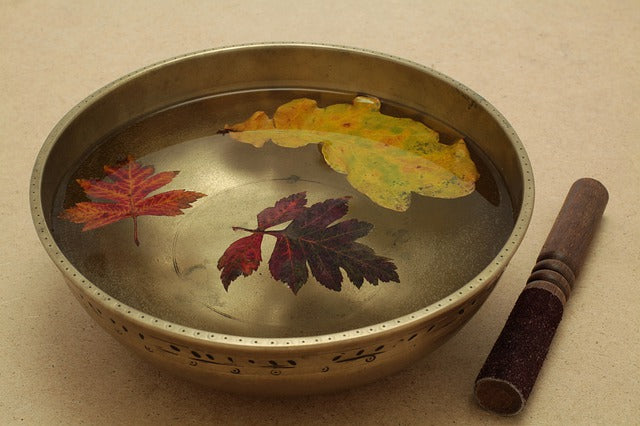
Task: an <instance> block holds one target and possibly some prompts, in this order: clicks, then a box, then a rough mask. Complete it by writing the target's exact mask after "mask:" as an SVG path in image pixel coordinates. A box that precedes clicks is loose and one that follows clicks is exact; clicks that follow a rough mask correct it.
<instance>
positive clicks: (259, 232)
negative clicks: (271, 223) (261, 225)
mask: <svg viewBox="0 0 640 426" xmlns="http://www.w3.org/2000/svg"><path fill="white" fill-rule="evenodd" d="M231 229H233V230H234V231H246V232H251V233H253V234H266V235H273V236H274V237H276V236H278V235H280V234H282V231H266V230H264V229H249V228H244V227H242V226H232V227H231Z"/></svg>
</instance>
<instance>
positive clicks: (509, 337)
mask: <svg viewBox="0 0 640 426" xmlns="http://www.w3.org/2000/svg"><path fill="white" fill-rule="evenodd" d="M608 199H609V194H608V193H607V190H606V189H605V187H604V186H603V185H602V184H601V183H600V182H598V181H597V180H594V179H590V178H583V179H579V180H578V181H576V182H575V183H574V184H573V186H572V187H571V189H570V190H569V193H568V195H567V198H566V199H565V202H564V204H563V206H562V208H561V209H560V213H559V214H558V217H557V218H556V221H555V223H554V224H553V227H552V228H551V232H550V233H549V236H548V237H547V240H546V242H545V243H544V245H543V247H542V250H541V252H540V255H539V256H538V259H537V263H536V264H535V266H534V268H533V271H532V272H531V275H530V277H529V279H528V280H527V285H526V286H525V288H524V290H523V291H522V293H521V294H520V296H519V297H518V300H517V301H516V304H515V306H514V307H513V310H512V311H511V314H510V315H509V318H508V319H507V322H506V324H505V326H504V328H503V330H502V332H501V333H500V335H499V336H498V339H497V340H496V343H495V344H494V346H493V349H492V350H491V352H490V353H489V356H488V357H487V360H486V361H485V363H484V365H483V367H482V369H481V370H480V373H479V374H478V377H477V378H476V382H475V396H476V400H477V401H478V403H479V404H480V405H481V406H482V407H483V408H485V409H487V410H489V411H493V412H496V413H499V414H503V415H513V414H517V413H519V412H520V411H521V410H522V409H523V408H524V405H525V403H526V400H527V398H528V397H529V394H530V393H531V390H532V389H533V385H534V383H535V381H536V378H537V377H538V372H539V371H540V368H541V367H542V363H543V362H544V359H545V357H546V355H547V352H548V350H549V345H550V344H551V341H552V340H553V336H554V334H555V332H556V329H557V327H558V324H559V323H560V320H561V319H562V313H563V310H564V304H565V303H566V301H567V299H568V298H569V295H570V293H571V288H572V286H573V283H574V281H575V279H576V276H577V275H578V272H579V271H580V268H581V266H582V263H583V261H584V259H585V257H586V253H587V248H588V246H589V243H590V242H591V239H592V237H593V234H594V232H595V229H596V227H597V224H598V222H599V221H600V218H601V217H602V213H603V212H604V209H605V207H606V205H607V201H608Z"/></svg>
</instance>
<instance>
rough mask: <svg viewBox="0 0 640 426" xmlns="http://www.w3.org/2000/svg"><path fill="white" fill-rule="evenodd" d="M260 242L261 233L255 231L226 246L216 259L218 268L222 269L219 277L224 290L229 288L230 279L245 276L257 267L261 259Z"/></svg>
mask: <svg viewBox="0 0 640 426" xmlns="http://www.w3.org/2000/svg"><path fill="white" fill-rule="evenodd" d="M261 244H262V234H257V233H256V234H251V235H249V236H248V237H244V238H240V239H239V240H237V241H236V242H234V243H233V244H231V245H230V246H229V248H227V250H226V251H225V252H224V254H223V255H222V257H221V258H220V260H218V269H219V270H221V271H222V272H221V273H220V278H221V279H222V284H223V285H224V288H225V290H226V289H228V288H229V284H231V281H233V280H235V279H236V278H238V277H239V276H240V275H244V276H245V277H246V276H248V275H251V274H252V273H253V271H255V270H257V269H258V266H260V262H261V261H262V254H261V250H260V248H261V247H260V246H261Z"/></svg>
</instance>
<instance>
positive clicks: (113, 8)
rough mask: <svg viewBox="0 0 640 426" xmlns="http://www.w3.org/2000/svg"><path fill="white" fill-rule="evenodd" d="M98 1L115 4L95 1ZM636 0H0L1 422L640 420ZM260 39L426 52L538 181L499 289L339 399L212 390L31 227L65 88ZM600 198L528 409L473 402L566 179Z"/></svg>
mask: <svg viewBox="0 0 640 426" xmlns="http://www.w3.org/2000/svg"><path fill="white" fill-rule="evenodd" d="M107 4H109V6H107ZM639 23H640V2H638V1H637V0H627V1H622V0H621V1H611V0H606V1H605V0H602V1H595V0H575V1H563V2H559V1H537V2H531V1H508V2H507V1H497V0H496V1H488V0H485V1H422V0H421V1H409V0H406V1H400V0H393V1H391V0H386V1H377V0H374V1H372V0H368V1H361V0H353V1H343V0H324V1H307V0H296V1H284V0H282V1H280V0H276V1H254V2H246V1H245V2H240V1H229V0H219V1H215V2H213V1H211V2H209V1H147V0H144V1H142V0H141V1H135V2H125V1H121V2H102V1H77V2H64V1H40V2H38V1H26V0H24V1H19V0H7V1H2V2H0V93H1V94H2V102H0V144H1V149H0V155H1V158H2V168H1V169H0V189H1V191H2V193H1V196H0V220H1V221H2V223H1V225H2V226H1V229H2V239H1V240H0V241H1V242H0V247H1V249H2V255H1V256H0V262H1V265H2V268H0V274H1V279H0V318H1V320H0V346H1V347H2V350H1V351H0V424H152V423H159V424H202V423H212V424H215V423H220V424H393V425H396V424H400V425H405V424H406V425H412V424H421V425H422V424H438V425H440V424H454V423H455V424H513V423H515V424H536V425H537V424H563V425H566V424H607V425H610V424H638V422H639V421H640V420H638V419H640V398H639V397H638V395H640V310H639V309H638V307H639V306H640V286H639V284H638V283H639V282H640V242H639V239H640V214H639V207H638V206H639V205H640V203H639V202H638V199H639V198H640V197H639V195H640V193H639V191H640V190H639V188H640V143H639V137H640V113H639V111H640V78H639V77H640V43H639V42H640V24H639ZM259 41H307V42H323V43H331V44H339V45H349V46H355V47H361V48H366V49H371V50H375V51H380V52H383V53H387V54H391V55H395V56H399V57H403V58H405V59H409V60H412V61H415V62H418V63H421V64H424V65H426V66H429V67H432V68H434V69H436V70H438V71H440V72H442V73H444V74H447V75H449V76H450V77H452V78H454V79H456V80H458V81H460V82H462V83H463V84H465V85H467V86H468V87H470V88H471V89H472V90H474V91H476V92H477V93H479V94H480V95H482V96H483V97H485V98H486V99H487V100H488V101H489V102H490V103H492V104H493V105H494V106H495V107H496V108H497V109H498V110H499V111H501V112H502V113H503V114H504V116H505V117H506V118H507V119H508V120H509V122H510V123H511V124H512V125H513V127H514V128H515V129H516V131H517V132H518V135H519V136H520V138H521V139H522V141H523V143H524V144H525V146H526V149H527V152H528V154H529V156H530V159H531V163H532V165H533V169H534V173H535V181H536V204H535V210H534V215H533V219H532V222H531V225H530V227H529V230H528V232H527V235H526V237H525V239H524V241H523V243H522V245H521V246H520V248H519V250H518V252H517V253H516V255H515V256H514V258H513V259H512V261H511V263H510V264H509V266H508V267H507V269H506V271H505V273H504V274H503V276H502V278H501V280H500V281H499V283H498V285H497V287H496V289H495V291H494V292H493V293H492V294H491V296H490V297H489V299H488V301H487V302H486V303H485V304H484V305H483V307H482V308H481V309H480V311H479V312H478V314H477V315H476V316H475V317H474V318H473V319H472V320H471V321H470V322H469V323H468V324H467V325H466V326H465V327H464V328H463V329H462V331H461V332H460V333H458V334H457V335H456V336H455V337H453V338H452V339H451V340H450V341H449V342H447V343H446V344H445V345H444V346H442V347H441V348H439V349H437V350H436V351H434V352H433V353H431V354H429V355H428V356H427V357H425V358H424V359H422V360H421V361H419V362H417V363H416V364H414V365H413V366H411V367H409V368H407V369H406V370H404V371H402V372H400V373H398V374H396V375H394V376H391V377H388V378H385V379H383V380H380V381H378V382H376V383H373V384H370V385H367V386H364V387H361V388H357V389H353V390H350V391H346V392H342V393H337V394H334V395H322V396H309V397H298V398H282V399H268V398H255V397H247V396H237V395H231V394H226V393H223V392H217V391H211V390H209V389H205V388H202V387H198V386H194V385H192V384H190V383H186V382H183V381H180V380H178V379H175V378H173V377H172V376H170V375H168V374H166V373H164V372H160V371H158V370H156V369H155V368H154V367H152V366H150V365H147V364H146V363H145V362H143V361H141V360H139V359H138V358H136V357H135V356H133V355H131V354H130V353H129V352H128V351H127V350H126V349H125V348H123V347H122V346H120V345H119V344H118V343H116V342H115V340H113V339H112V338H111V337H110V336H109V335H107V333H106V332H104V331H103V330H102V329H100V328H99V327H98V326H96V325H95V324H94V323H93V322H92V321H90V319H89V316H88V315H87V314H86V313H85V312H84V311H83V309H82V307H81V306H80V305H79V304H78V303H77V302H76V301H75V299H74V298H73V297H72V296H71V293H70V291H69V290H68V289H67V287H66V285H65V283H64V281H63V279H62V276H61V274H60V273H59V272H58V270H57V269H56V267H55V265H54V264H53V263H52V262H51V260H50V259H49V258H48V256H47V255H46V254H45V252H44V250H43V249H42V248H41V245H40V242H39V240H38V238H37V236H36V233H35V231H34V227H33V225H32V221H31V217H30V212H29V203H28V201H29V200H28V197H27V191H28V184H29V177H30V173H31V168H32V166H33V162H34V159H35V157H36V155H37V153H38V150H39V149H40V146H41V145H42V143H43V141H44V139H45V138H46V136H47V134H48V133H49V132H50V130H51V129H52V128H53V126H54V125H55V124H56V122H57V121H58V120H59V119H60V118H61V117H62V116H63V115H64V114H65V113H66V112H67V111H68V110H69V109H70V108H72V107H73V106H74V105H75V104H76V103H77V102H79V101H80V100H82V99H83V98H84V97H86V96H87V95H89V94H90V93H92V92H93V91H95V90H96V89H98V88H100V87H102V86H103V85H105V84H107V83H109V82H111V81H113V80H115V79H117V78H118V77H120V76H122V75H123V74H126V73H128V72H130V71H133V70H135V69H138V68H141V67H143V66H145V65H148V64H151V63H154V62H157V61H160V60H163V59H166V58H169V57H172V56H176V55H179V54H183V53H188V52H192V51H196V50H200V49H206V48H212V47H220V46H226V45H231V44H238V43H248V42H259ZM583 176H590V177H593V178H596V179H598V180H600V181H601V182H602V183H604V185H605V186H606V187H607V188H608V190H609V194H610V200H609V204H608V206H607V209H606V211H605V213H604V218H603V220H602V222H601V224H600V227H599V229H598V232H597V235H596V236H595V239H594V241H593V244H592V246H591V250H590V251H589V257H588V260H587V262H586V264H585V265H584V267H583V269H582V271H581V275H580V277H579V279H578V281H577V282H576V286H575V290H574V292H573V294H572V296H571V300H569V302H568V304H567V307H566V310H565V313H564V319H563V321H562V323H561V324H560V328H559V330H558V333H557V335H556V338H555V340H554V342H553V344H552V346H551V350H550V352H549V355H548V358H547V361H546V363H545V365H544V367H543V369H542V372H541V374H540V376H539V378H538V382H537V384H536V387H535V388H534V390H533V393H532V395H531V397H530V399H529V401H528V404H527V406H526V408H525V410H524V411H523V412H522V413H521V414H520V415H518V416H517V417H512V418H502V417H497V416H495V415H492V414H489V413H487V412H485V411H483V410H482V409H480V408H479V407H478V406H477V405H476V403H475V402H474V400H473V398H472V389H473V381H474V379H475V376H476V374H477V373H478V371H479V369H480V367H481V366H482V363H483V361H484V359H485V357H486V356H487V354H488V352H489V350H490V349H491V346H492V345H493V342H494V341H495V339H496V337H497V335H498V334H499V332H500V330H501V328H502V325H503V324H504V321H505V320H506V317H507V315H508V314H509V311H510V310H511V307H512V306H513V304H514V302H515V300H516V298H517V296H518V294H519V293H520V291H521V290H522V288H523V286H524V283H525V281H526V278H527V276H528V274H529V272H530V270H531V267H532V266H533V264H534V263H535V258H536V256H537V253H538V251H539V250H540V248H541V246H542V244H543V242H544V239H545V237H546V235H547V232H548V231H549V229H550V228H551V225H552V223H553V219H554V218H555V215H556V214H557V212H558V210H559V208H560V205H561V203H562V200H563V199H564V196H565V194H566V192H567V190H568V189H569V187H570V185H571V183H572V182H573V181H575V180H576V179H578V178H580V177H583Z"/></svg>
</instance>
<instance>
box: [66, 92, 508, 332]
mask: <svg viewBox="0 0 640 426" xmlns="http://www.w3.org/2000/svg"><path fill="white" fill-rule="evenodd" d="M354 96H355V94H353V93H336V92H330V91H318V90H300V89H295V90H294V89H278V90H255V91H244V92H236V93H228V94H224V95H216V96H211V97H205V98H200V99H196V100H193V101H191V102H187V103H182V104H179V105H175V106H172V107H170V108H166V109H164V110H162V111H158V112H156V113H154V114H151V115H148V116H145V117H142V118H140V119H138V120H135V121H133V122H131V123H129V124H128V125H126V126H124V127H123V128H121V129H119V130H118V131H116V132H114V133H113V134H111V135H109V136H108V137H106V138H104V139H103V140H101V141H97V142H96V144H95V146H94V148H93V149H92V150H91V152H87V153H86V155H85V157H84V159H83V160H82V161H81V162H80V163H79V164H78V165H77V167H76V168H75V170H74V171H73V173H72V175H71V176H70V177H69V180H68V181H67V182H65V183H64V184H63V185H62V186H61V187H60V189H59V193H58V196H57V200H58V201H57V203H56V207H55V209H56V211H54V216H56V217H57V216H58V214H59V212H61V211H62V210H63V209H64V208H68V207H70V206H72V205H73V204H75V203H76V202H79V201H88V199H87V198H86V196H85V195H84V193H83V191H82V188H80V186H79V185H78V184H77V183H76V181H75V180H76V179H78V178H84V179H87V178H102V177H103V176H104V171H103V166H104V165H112V164H115V163H117V162H119V161H122V160H123V159H125V158H126V157H127V156H128V155H131V156H133V157H135V158H136V160H137V161H139V162H140V163H142V164H145V165H153V166H154V167H155V171H156V172H161V171H171V170H177V171H180V173H179V174H178V175H177V176H176V177H175V178H174V179H173V181H172V182H171V183H170V184H168V185H166V186H165V187H162V188H160V189H158V190H157V192H163V191H168V190H172V189H186V190H190V191H197V192H200V193H204V194H207V196H206V197H203V198H200V199H199V200H197V201H195V202H194V203H193V207H192V208H189V209H185V210H184V215H180V216H175V217H165V216H142V217H139V218H138V219H137V221H138V234H139V240H140V245H139V246H137V245H136V244H135V243H134V239H133V225H132V220H131V219H126V220H121V221H119V222H117V223H113V224H111V225H108V226H105V227H102V228H98V229H95V230H91V231H87V232H82V231H81V228H82V226H81V225H78V224H74V223H70V222H68V221H65V220H61V219H59V218H56V219H54V236H55V238H56V240H57V242H58V244H59V246H60V247H61V249H62V250H63V252H64V253H65V254H66V255H67V257H68V259H69V260H70V261H71V263H72V264H73V265H74V266H75V267H76V268H77V269H78V270H79V271H80V273H82V274H83V275H84V276H85V277H86V278H87V279H88V280H90V281H91V282H92V283H94V284H95V285H96V286H97V287H99V288H100V289H101V290H103V291H104V292H105V293H106V294H108V295H110V296H111V297H112V298H114V299H117V300H119V301H120V302H122V303H124V304H127V305H129V306H132V307H134V308H136V309H138V310H140V311H143V312H145V313H147V314H150V315H154V316H157V317H159V318H162V319H164V320H168V321H172V322H175V323H177V324H180V325H184V326H189V327H194V328H198V329H202V330H206V331H210V332H215V333H226V334H234V335H241V336H255V337H290V336H309V335H317V334H324V333H332V332H339V331H343V330H348V329H353V328H358V327H364V326H369V325H371V324H375V323H379V322H382V321H386V320H390V319H393V318H397V317H399V316H402V315H406V314H409V313H411V312H413V311H416V310H419V309H421V308H423V307H426V306H428V305H430V304H432V303H435V302H437V301H438V300H440V299H442V298H444V297H446V296H447V295H449V294H451V293H453V292H455V291H457V289H459V288H460V287H461V286H463V285H464V284H466V283H467V282H468V281H469V280H471V279H472V278H473V277H474V276H476V275H477V274H478V273H479V272H480V271H481V270H482V269H484V268H485V266H486V265H487V264H489V263H490V262H491V260H492V259H493V258H494V257H495V256H496V254H497V253H498V251H499V250H500V249H501V247H502V246H503V244H504V242H505V241H506V239H507V238H508V236H509V233H510V232H511V230H512V228H513V223H514V222H513V210H512V205H511V201H510V198H509V195H508V192H507V190H506V187H505V185H504V183H503V181H502V177H501V176H500V174H499V173H498V172H497V171H496V169H495V167H494V166H493V164H492V163H491V162H490V161H489V160H488V159H487V158H486V157H485V156H484V155H483V153H482V152H481V151H480V150H479V149H478V148H477V146H476V145H475V144H474V143H473V141H470V140H469V139H466V142H467V145H468V146H469V149H470V151H471V154H472V158H473V160H474V161H475V163H476V165H477V167H478V169H479V171H480V174H481V177H480V180H479V181H478V183H477V190H476V191H475V192H473V193H472V194H470V195H468V196H465V197H462V198H458V199H449V200H447V199H435V198H428V197H422V196H416V195H414V196H413V199H412V203H411V207H410V208H409V210H408V211H406V212H396V211H392V210H388V209H385V208H382V207H380V206H378V205H376V204H374V203H373V202H371V201H370V200H369V199H368V198H367V197H366V196H364V195H362V194H360V193H359V192H357V191H356V190H354V189H353V188H352V187H351V186H350V185H349V183H348V182H347V180H346V177H345V176H344V175H342V174H339V173H336V172H335V171H333V170H332V169H331V168H329V167H328V166H327V165H326V163H325V162H324V160H323V158H322V155H321V154H320V153H319V152H318V146H316V145H308V146H306V147H302V148H296V149H289V148H283V147H279V146H276V145H273V144H271V143H268V144H266V145H265V146H264V147H263V148H260V149H257V148H254V147H253V146H251V145H247V144H242V143H239V142H236V141H233V140H232V139H231V138H230V137H229V136H228V135H222V134H218V133H217V131H218V130H220V129H221V128H223V126H224V125H225V124H230V123H236V122H239V121H243V120H244V119H246V118H247V117H249V116H250V115H251V114H252V113H253V112H254V111H256V110H264V111H266V112H267V113H268V114H270V115H271V114H272V113H273V111H274V110H275V109H276V108H277V106H278V105H281V104H283V103H285V102H288V101H290V100H292V99H295V98H299V97H309V98H312V99H315V100H317V101H318V103H319V105H320V106H327V105H330V104H333V103H337V102H350V101H351V100H352V99H353V97H354ZM381 111H382V112H383V113H385V114H388V115H393V116H398V117H411V118H413V119H415V120H420V121H422V122H424V123H425V124H427V125H429V126H430V127H432V128H434V129H435V130H437V131H439V132H440V135H441V141H443V142H448V141H453V140H454V139H456V138H458V137H460V136H464V135H460V134H458V133H457V132H456V131H455V130H454V129H452V128H449V127H447V126H446V125H445V124H444V123H442V122H441V121H438V120H436V119H434V118H433V117H429V116H427V115H424V114H421V113H420V112H418V111H415V110H411V109H408V108H405V107H403V106H401V105H397V104H392V103H386V102H384V101H383V104H382V109H381ZM302 191H305V192H306V193H307V198H308V200H309V205H311V204H313V203H316V202H321V201H324V200H327V199H330V198H338V197H343V196H350V197H351V198H350V199H349V212H348V214H347V215H346V216H345V217H344V219H343V220H347V219H350V218H356V219H359V220H362V221H366V222H369V223H371V224H373V225H374V227H373V229H372V230H371V231H370V232H369V233H368V234H367V235H366V236H365V237H363V238H361V239H359V240H358V242H361V243H363V244H366V245H367V246H369V247H371V248H372V249H373V250H374V251H375V253H376V254H378V255H380V256H384V257H387V258H389V259H391V260H392V261H393V263H394V264H395V265H396V266H397V272H398V276H399V281H400V282H386V283H380V284H378V285H377V286H373V285H371V284H369V283H367V282H365V283H364V285H362V287H361V288H360V289H358V288H356V287H355V286H354V285H352V284H351V283H350V282H349V280H348V278H347V277H346V274H344V275H345V276H344V278H345V280H344V282H343V284H342V290H341V291H340V292H336V291H332V290H329V289H327V288H325V287H323V286H321V285H320V284H319V283H317V282H316V281H315V280H314V278H313V277H311V276H310V278H309V280H308V282H307V283H306V284H305V285H304V286H303V287H302V288H301V290H300V291H299V292H298V294H297V295H295V294H293V292H292V291H291V290H290V289H289V288H287V287H286V286H285V285H284V284H283V283H281V282H278V281H276V280H274V279H273V278H272V276H271V274H270V271H269V267H268V260H269V256H270V254H271V251H272V250H273V246H274V243H275V238H267V237H265V238H264V242H263V244H262V259H263V260H262V264H261V265H260V267H259V269H258V270H257V271H256V272H255V273H253V274H252V275H250V276H248V277H242V276H241V277H239V278H238V279H237V280H235V281H234V282H232V283H231V285H230V287H229V289H228V291H226V290H225V289H224V287H223V284H222V282H221V279H220V271H219V270H218V268H217V262H218V259H219V258H220V257H221V255H222V254H223V253H224V251H225V250H226V248H227V247H228V246H229V245H230V244H231V243H233V242H234V241H235V240H237V239H238V238H241V237H244V236H246V235H248V234H247V233H243V231H237V230H236V231H234V229H233V227H245V228H249V229H254V228H255V227H256V215H257V214H258V213H259V212H260V211H262V210H263V209H265V208H267V207H270V206H273V205H274V203H275V202H276V201H277V200H279V199H281V198H283V197H286V196H289V195H291V194H295V193H299V192H302ZM284 226H286V224H285V225H284Z"/></svg>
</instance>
